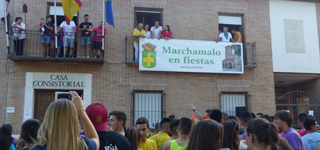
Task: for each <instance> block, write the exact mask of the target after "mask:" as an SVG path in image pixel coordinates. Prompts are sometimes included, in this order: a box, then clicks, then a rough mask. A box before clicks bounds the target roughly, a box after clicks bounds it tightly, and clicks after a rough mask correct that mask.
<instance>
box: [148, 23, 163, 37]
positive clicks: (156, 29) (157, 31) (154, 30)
mask: <svg viewBox="0 0 320 150" xmlns="http://www.w3.org/2000/svg"><path fill="white" fill-rule="evenodd" d="M159 24H160V23H159V21H156V22H155V23H154V26H153V27H151V39H153V38H157V39H159V40H160V36H161V32H162V27H161V26H160V25H159Z"/></svg>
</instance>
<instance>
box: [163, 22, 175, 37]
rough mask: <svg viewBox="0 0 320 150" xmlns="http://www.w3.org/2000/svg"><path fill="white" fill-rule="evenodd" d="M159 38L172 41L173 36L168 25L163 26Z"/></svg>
mask: <svg viewBox="0 0 320 150" xmlns="http://www.w3.org/2000/svg"><path fill="white" fill-rule="evenodd" d="M161 37H162V38H164V39H166V40H169V39H172V37H173V35H172V32H171V31H170V26H169V25H165V26H164V28H163V31H162V32H161Z"/></svg>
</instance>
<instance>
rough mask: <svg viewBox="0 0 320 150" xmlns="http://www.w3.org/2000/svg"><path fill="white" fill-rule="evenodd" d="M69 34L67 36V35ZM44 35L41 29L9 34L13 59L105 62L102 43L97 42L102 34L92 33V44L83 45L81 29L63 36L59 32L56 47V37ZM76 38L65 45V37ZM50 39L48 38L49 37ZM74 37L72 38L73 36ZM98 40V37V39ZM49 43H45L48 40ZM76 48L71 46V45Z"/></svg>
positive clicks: (11, 57) (10, 53)
mask: <svg viewBox="0 0 320 150" xmlns="http://www.w3.org/2000/svg"><path fill="white" fill-rule="evenodd" d="M66 35H67V36H66ZM44 36H45V35H43V34H42V33H41V32H39V31H24V33H13V32H10V34H9V51H8V53H9V55H8V58H10V59H11V60H13V61H20V60H23V61H59V62H84V63H103V62H104V52H103V51H100V52H99V50H98V49H102V43H101V42H100V43H98V42H95V40H94V39H95V38H102V37H101V36H99V37H98V36H95V35H94V34H91V35H90V39H89V38H88V40H89V41H90V45H89V47H87V46H82V44H81V42H82V41H81V40H82V39H81V31H78V32H77V33H64V34H63V36H62V35H60V34H58V35H57V39H58V47H57V48H55V43H54V42H55V39H54V35H53V36H49V35H48V36H46V37H44ZM72 36H74V40H69V39H68V42H69V43H68V46H67V47H64V46H65V45H63V42H64V39H63V37H65V38H66V37H72ZM48 37H49V39H46V38H48ZM71 39H72V38H71ZM97 40H98V39H97ZM48 41H49V43H48V44H45V43H46V42H48ZM72 44H73V45H74V46H73V47H74V48H71V47H70V46H71V45H72ZM84 47H86V49H87V50H88V49H89V52H85V51H84ZM94 49H95V51H94Z"/></svg>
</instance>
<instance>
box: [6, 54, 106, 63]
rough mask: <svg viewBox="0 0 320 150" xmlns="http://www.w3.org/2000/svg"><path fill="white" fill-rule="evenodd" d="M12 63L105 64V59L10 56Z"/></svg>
mask: <svg viewBox="0 0 320 150" xmlns="http://www.w3.org/2000/svg"><path fill="white" fill-rule="evenodd" d="M8 58H9V59H11V60H12V61H33V62H35V61H41V62H76V63H96V64H103V63H104V60H103V59H94V58H66V57H32V56H10V55H9V56H8Z"/></svg>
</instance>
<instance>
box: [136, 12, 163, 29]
mask: <svg viewBox="0 0 320 150" xmlns="http://www.w3.org/2000/svg"><path fill="white" fill-rule="evenodd" d="M134 21H135V22H134V28H136V27H137V24H138V23H143V26H145V25H146V24H148V25H149V27H150V29H151V27H152V26H154V22H156V21H159V22H160V26H161V25H162V9H156V8H135V20H134ZM150 29H149V30H150Z"/></svg>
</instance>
